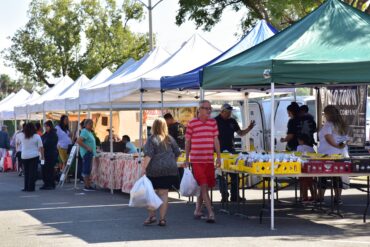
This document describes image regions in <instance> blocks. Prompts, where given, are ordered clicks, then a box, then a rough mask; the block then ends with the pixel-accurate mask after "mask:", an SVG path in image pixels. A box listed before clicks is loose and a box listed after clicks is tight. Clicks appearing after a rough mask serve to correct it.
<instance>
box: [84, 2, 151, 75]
mask: <svg viewBox="0 0 370 247" xmlns="http://www.w3.org/2000/svg"><path fill="white" fill-rule="evenodd" d="M81 6H82V12H83V18H84V20H85V35H86V38H87V40H88V43H87V49H86V52H85V53H84V55H83V60H82V64H81V65H82V70H83V71H84V72H85V74H86V75H87V76H90V77H91V76H93V75H95V74H96V73H97V72H99V70H101V69H102V68H104V67H109V68H111V69H112V70H114V69H116V67H117V66H118V65H120V64H122V62H123V61H125V60H127V59H128V58H130V57H132V58H135V59H139V58H141V57H142V56H143V55H144V54H145V53H146V52H147V51H148V39H147V37H146V35H143V34H135V33H133V32H132V31H131V30H130V29H129V27H128V25H127V24H128V22H129V21H130V20H132V19H136V20H141V19H142V17H143V9H142V7H141V5H138V4H137V3H134V4H130V2H129V1H128V0H125V1H124V3H123V7H122V9H120V8H117V6H116V3H115V1H112V0H107V5H106V6H101V5H100V4H99V0H83V1H82V3H81Z"/></svg>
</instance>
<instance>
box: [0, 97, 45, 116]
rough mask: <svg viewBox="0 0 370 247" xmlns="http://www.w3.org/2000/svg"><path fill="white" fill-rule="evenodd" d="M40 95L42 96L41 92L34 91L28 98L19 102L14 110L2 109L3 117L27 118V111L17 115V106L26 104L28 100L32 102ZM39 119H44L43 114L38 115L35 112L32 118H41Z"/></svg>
mask: <svg viewBox="0 0 370 247" xmlns="http://www.w3.org/2000/svg"><path fill="white" fill-rule="evenodd" d="M39 97H40V94H39V93H38V92H36V91H33V92H32V94H30V95H29V96H28V98H27V99H26V100H23V101H20V102H18V103H17V104H16V105H15V106H14V107H13V109H12V110H9V111H7V110H6V111H2V112H1V118H3V119H6V120H24V119H27V113H26V112H25V113H24V114H18V115H16V113H15V108H16V107H18V106H21V105H24V104H25V103H27V102H32V101H34V100H36V99H37V98H39ZM39 119H42V115H40V116H38V115H35V114H34V115H32V118H30V120H39Z"/></svg>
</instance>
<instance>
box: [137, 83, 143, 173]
mask: <svg viewBox="0 0 370 247" xmlns="http://www.w3.org/2000/svg"><path fill="white" fill-rule="evenodd" d="M143 96H144V89H140V117H139V121H140V125H139V169H138V170H139V175H140V174H141V168H142V163H141V161H142V157H141V149H142V146H143Z"/></svg>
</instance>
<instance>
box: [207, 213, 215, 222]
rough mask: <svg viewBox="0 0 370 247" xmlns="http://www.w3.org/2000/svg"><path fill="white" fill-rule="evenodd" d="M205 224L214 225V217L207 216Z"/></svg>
mask: <svg viewBox="0 0 370 247" xmlns="http://www.w3.org/2000/svg"><path fill="white" fill-rule="evenodd" d="M206 222H207V223H210V224H213V223H216V220H215V216H214V215H210V216H208V218H207V220H206Z"/></svg>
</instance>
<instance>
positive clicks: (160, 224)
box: [158, 219, 167, 226]
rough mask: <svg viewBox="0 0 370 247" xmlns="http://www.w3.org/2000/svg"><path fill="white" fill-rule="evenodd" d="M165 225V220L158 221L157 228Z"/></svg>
mask: <svg viewBox="0 0 370 247" xmlns="http://www.w3.org/2000/svg"><path fill="white" fill-rule="evenodd" d="M166 224H167V221H166V220H165V219H161V220H159V223H158V225H159V226H166Z"/></svg>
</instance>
